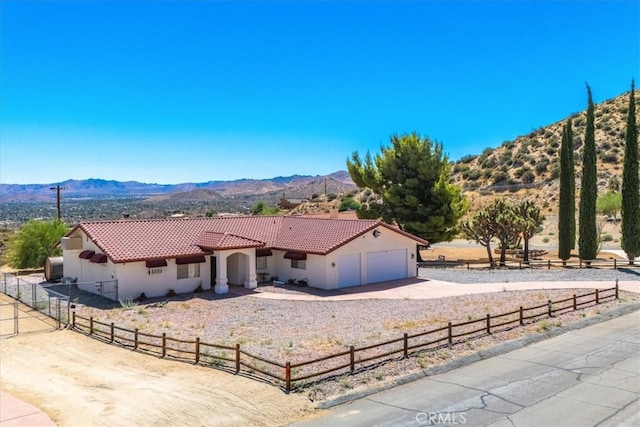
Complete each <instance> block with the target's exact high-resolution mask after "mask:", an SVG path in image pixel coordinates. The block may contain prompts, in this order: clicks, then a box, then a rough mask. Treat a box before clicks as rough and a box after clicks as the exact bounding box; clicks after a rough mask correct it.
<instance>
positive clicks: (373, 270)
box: [367, 249, 407, 283]
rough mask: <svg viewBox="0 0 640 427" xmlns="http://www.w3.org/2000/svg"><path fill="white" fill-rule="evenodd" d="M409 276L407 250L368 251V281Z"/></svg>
mask: <svg viewBox="0 0 640 427" xmlns="http://www.w3.org/2000/svg"><path fill="white" fill-rule="evenodd" d="M406 277H407V250H406V249H399V250H394V251H381V252H369V253H367V283H376V282H386V281H387V280H397V279H404V278H406Z"/></svg>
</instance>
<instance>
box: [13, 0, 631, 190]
mask: <svg viewBox="0 0 640 427" xmlns="http://www.w3.org/2000/svg"><path fill="white" fill-rule="evenodd" d="M0 36H1V37H0V61H1V62H0V85H1V87H0V125H1V128H0V138H1V139H0V159H1V160H0V162H1V163H0V182H2V183H5V184H16V183H21V184H26V183H54V182H60V181H63V180H65V179H86V178H102V179H116V180H120V181H126V180H135V181H141V182H149V183H169V184H171V183H180V182H204V181H209V180H232V179H239V178H270V177H274V176H287V175H292V174H304V175H319V174H327V173H331V172H334V171H337V170H341V169H346V166H345V160H346V158H347V157H349V156H350V155H351V153H353V152H354V151H359V152H360V153H361V154H364V153H366V151H367V150H369V151H371V153H372V154H374V153H376V152H378V150H379V148H380V146H381V145H383V144H387V143H388V141H389V137H390V136H391V135H392V134H394V133H398V134H402V133H405V132H413V131H416V132H418V133H420V134H422V135H426V136H429V137H430V138H432V139H435V140H438V141H440V142H442V143H443V144H444V148H445V151H446V152H447V153H448V154H449V156H450V158H451V159H452V160H455V159H458V158H460V157H461V156H464V155H466V154H479V153H480V152H482V150H483V149H484V148H486V147H496V146H498V145H500V144H501V143H502V142H503V141H505V140H511V139H514V138H515V137H516V136H518V135H521V134H526V133H528V132H530V131H531V130H532V129H534V128H537V127H540V126H544V125H547V124H550V123H553V122H556V121H558V120H561V119H563V118H565V117H566V116H568V115H569V114H571V113H573V112H576V111H580V110H582V109H584V108H585V107H586V90H585V82H588V83H589V84H590V86H591V88H592V90H593V96H594V100H595V102H602V101H604V100H606V99H609V98H612V97H614V96H617V95H619V94H620V93H622V92H625V91H627V90H629V86H630V83H631V79H632V78H635V79H636V81H637V80H638V77H639V76H638V72H639V71H640V2H639V1H637V0H629V1H615V0H614V1H611V0H608V1H555V2H546V1H530V2H528V1H515V0H514V1H496V2H485V1H470V2H460V1H394V2H392V1H374V2H366V1H353V2H340V1H318V2H312V1H298V2H288V1H273V2H268V1H263V2H244V1H240V2H237V1H236V2H231V1H229V2H223V1H189V2H183V1H160V2H149V1H136V2H126V1H113V2H100V1H63V2H57V1H40V2H39V1H28V2H25V1H11V0H2V2H0Z"/></svg>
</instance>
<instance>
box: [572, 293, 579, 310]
mask: <svg viewBox="0 0 640 427" xmlns="http://www.w3.org/2000/svg"><path fill="white" fill-rule="evenodd" d="M573 309H574V310H577V309H578V299H577V297H576V294H573Z"/></svg>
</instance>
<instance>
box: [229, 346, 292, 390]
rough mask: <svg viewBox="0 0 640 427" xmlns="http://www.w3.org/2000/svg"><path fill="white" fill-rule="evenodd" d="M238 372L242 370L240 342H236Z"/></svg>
mask: <svg viewBox="0 0 640 427" xmlns="http://www.w3.org/2000/svg"><path fill="white" fill-rule="evenodd" d="M238 372H240V344H236V374H237V373H238ZM287 391H288V390H287Z"/></svg>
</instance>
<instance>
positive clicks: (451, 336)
mask: <svg viewBox="0 0 640 427" xmlns="http://www.w3.org/2000/svg"><path fill="white" fill-rule="evenodd" d="M451 344H453V331H452V330H451V322H449V345H451Z"/></svg>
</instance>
